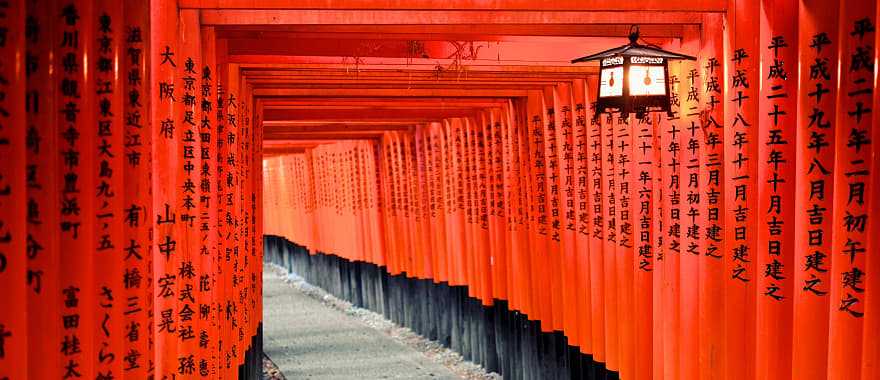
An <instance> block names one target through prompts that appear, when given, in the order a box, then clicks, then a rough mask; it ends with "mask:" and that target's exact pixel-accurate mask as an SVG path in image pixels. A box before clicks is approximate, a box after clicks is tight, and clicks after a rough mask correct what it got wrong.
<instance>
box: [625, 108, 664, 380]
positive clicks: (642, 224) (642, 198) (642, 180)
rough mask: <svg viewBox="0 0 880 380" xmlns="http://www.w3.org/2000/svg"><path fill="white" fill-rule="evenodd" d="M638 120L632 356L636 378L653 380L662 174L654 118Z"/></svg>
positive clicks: (635, 131)
mask: <svg viewBox="0 0 880 380" xmlns="http://www.w3.org/2000/svg"><path fill="white" fill-rule="evenodd" d="M658 117H659V116H655V115H649V116H648V118H647V119H641V120H638V121H637V123H636V124H635V126H634V127H633V129H632V134H633V139H632V141H633V150H632V161H633V163H634V165H633V180H632V181H631V184H630V186H632V187H633V197H632V200H631V202H632V213H633V244H634V246H633V250H634V255H635V257H634V261H633V270H634V273H633V295H632V299H633V306H632V311H631V313H632V315H633V318H632V326H631V328H632V334H633V339H632V344H633V346H632V350H633V351H632V356H633V357H634V358H635V360H634V361H633V368H632V372H631V377H632V378H633V379H651V378H653V375H652V373H653V360H655V359H654V358H653V357H652V356H653V333H652V328H653V326H652V324H653V320H654V318H655V317H659V316H654V308H653V301H654V299H653V286H654V279H653V274H654V272H655V268H656V265H655V261H654V255H655V250H654V244H655V241H654V234H655V233H656V232H655V231H654V225H653V223H652V222H653V218H654V217H655V216H659V215H656V214H655V213H654V207H655V206H654V202H655V199H654V183H655V182H656V181H655V176H658V175H659V173H657V172H656V171H655V169H656V164H655V162H656V157H655V154H654V153H655V151H656V149H655V135H654V125H655V121H654V119H655V118H658Z"/></svg>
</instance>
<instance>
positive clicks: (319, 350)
mask: <svg viewBox="0 0 880 380" xmlns="http://www.w3.org/2000/svg"><path fill="white" fill-rule="evenodd" d="M263 273H264V274H263V335H264V342H263V350H264V352H265V354H266V355H268V356H269V357H270V358H271V359H272V361H273V362H275V364H277V365H278V368H279V369H280V370H281V372H282V373H283V374H284V376H285V377H287V379H289V380H294V379H458V378H459V377H457V376H456V375H455V374H454V373H453V372H451V371H450V370H449V369H448V368H446V367H444V366H443V365H441V364H439V363H436V362H434V361H432V360H431V359H429V358H427V357H425V356H424V355H422V354H421V353H419V352H418V351H415V350H413V349H411V348H409V347H407V346H405V345H403V344H401V343H399V342H397V341H395V340H394V339H392V338H391V337H389V336H387V335H385V334H383V333H382V332H381V331H378V330H376V329H373V328H371V327H369V326H367V325H365V324H364V323H362V322H361V321H359V320H358V319H356V318H355V317H353V316H350V315H346V314H345V313H344V312H341V311H339V310H336V309H334V308H332V307H330V306H329V305H325V304H323V303H321V301H319V300H316V299H314V298H312V297H310V296H308V295H306V294H303V293H302V292H300V291H299V290H297V289H296V288H294V287H292V286H290V285H289V284H287V283H286V282H285V281H284V276H285V275H283V274H281V273H280V272H279V271H278V270H277V269H275V268H270V267H265V268H264V272H263Z"/></svg>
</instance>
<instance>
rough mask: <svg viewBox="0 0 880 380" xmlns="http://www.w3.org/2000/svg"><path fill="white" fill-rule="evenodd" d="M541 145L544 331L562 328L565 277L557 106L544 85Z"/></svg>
mask: <svg viewBox="0 0 880 380" xmlns="http://www.w3.org/2000/svg"><path fill="white" fill-rule="evenodd" d="M543 95H544V96H543V98H542V100H543V110H542V111H543V113H544V118H543V124H544V125H543V133H544V136H543V139H542V141H543V144H544V161H543V165H544V168H543V169H544V170H543V172H542V174H543V178H541V181H542V182H543V184H544V187H543V194H544V197H545V198H546V200H545V201H544V207H545V210H546V217H545V221H544V223H543V224H542V227H544V232H545V233H546V237H547V248H546V249H547V250H546V251H545V252H544V258H543V266H544V268H545V271H544V276H545V280H546V281H547V282H546V284H547V285H549V287H550V289H549V290H550V297H549V298H550V311H551V314H550V316H551V317H550V319H549V322H548V323H550V325H549V326H548V328H549V329H548V330H547V332H550V331H551V330H550V329H552V331H560V332H561V331H563V328H564V306H563V304H564V302H563V298H562V288H563V287H564V281H565V276H564V274H563V272H562V269H561V264H562V252H563V251H562V249H563V248H562V231H563V226H562V217H563V215H561V214H560V209H561V208H560V204H559V202H560V190H559V188H560V187H559V183H560V182H559V180H560V178H559V165H560V162H561V159H560V157H559V149H558V148H557V147H558V141H557V136H556V134H557V129H558V128H559V125H558V123H557V116H556V112H557V109H558V108H557V107H556V102H555V101H554V97H553V87H550V86H546V87H544V94H543Z"/></svg>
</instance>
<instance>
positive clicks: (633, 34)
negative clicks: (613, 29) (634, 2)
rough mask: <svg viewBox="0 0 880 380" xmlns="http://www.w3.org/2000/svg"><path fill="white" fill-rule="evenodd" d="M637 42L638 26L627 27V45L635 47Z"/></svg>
mask: <svg viewBox="0 0 880 380" xmlns="http://www.w3.org/2000/svg"><path fill="white" fill-rule="evenodd" d="M638 41H639V26H638V25H633V26H631V27H629V43H630V44H631V45H636V44H637V43H638Z"/></svg>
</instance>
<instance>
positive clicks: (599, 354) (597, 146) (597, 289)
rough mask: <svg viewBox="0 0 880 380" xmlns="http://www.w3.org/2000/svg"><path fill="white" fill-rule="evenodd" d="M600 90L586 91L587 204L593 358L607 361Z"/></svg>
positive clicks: (591, 81)
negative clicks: (598, 111) (590, 218)
mask: <svg viewBox="0 0 880 380" xmlns="http://www.w3.org/2000/svg"><path fill="white" fill-rule="evenodd" d="M587 88H588V89H590V88H598V78H596V77H595V76H590V77H588V78H587ZM596 96H597V94H595V93H587V98H586V99H587V101H588V102H589V103H588V104H590V105H589V106H588V107H590V108H589V110H588V111H587V112H586V116H587V119H588V120H589V121H588V123H589V126H588V127H587V152H588V153H587V154H588V157H587V173H588V177H587V180H588V185H587V188H588V191H589V195H588V197H587V208H588V210H589V212H590V215H592V220H591V221H590V222H591V223H590V227H591V229H590V231H589V234H590V237H589V251H590V264H589V268H590V299H591V301H592V309H591V314H592V321H591V327H590V330H591V334H590V335H591V336H592V337H593V359H594V360H596V361H597V362H600V363H606V360H607V359H606V353H607V340H608V339H606V333H607V323H606V321H607V319H606V314H605V311H606V310H607V304H606V302H605V298H606V295H605V285H606V281H605V270H604V268H605V262H604V261H605V258H604V257H605V252H604V247H603V244H604V239H605V223H606V217H607V215H606V214H607V213H606V211H605V209H606V208H607V205H606V204H605V202H604V195H605V188H604V186H602V185H603V181H602V172H603V167H604V165H605V162H604V161H605V156H604V154H605V151H604V150H605V147H604V145H603V144H602V134H603V133H604V131H603V129H602V124H601V120H600V115H598V114H596V113H595V100H596Z"/></svg>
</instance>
